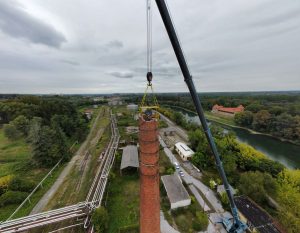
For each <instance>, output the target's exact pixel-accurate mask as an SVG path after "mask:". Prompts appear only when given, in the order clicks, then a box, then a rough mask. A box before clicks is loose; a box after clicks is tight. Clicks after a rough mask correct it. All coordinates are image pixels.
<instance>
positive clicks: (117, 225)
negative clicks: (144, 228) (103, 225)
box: [106, 163, 140, 233]
mask: <svg viewBox="0 0 300 233" xmlns="http://www.w3.org/2000/svg"><path fill="white" fill-rule="evenodd" d="M114 174H115V177H114V178H111V179H110V180H109V183H108V191H107V205H106V208H107V210H108V214H109V228H108V231H107V232H108V233H119V229H122V228H126V227H130V226H133V228H135V229H134V230H127V231H123V232H128V233H129V232H139V231H136V230H137V229H139V228H138V224H139V198H140V197H139V194H140V193H139V188H140V183H139V174H138V172H136V173H135V174H131V175H130V174H127V175H125V174H124V175H123V176H121V175H120V174H119V164H118V163H116V164H115V169H114Z"/></svg>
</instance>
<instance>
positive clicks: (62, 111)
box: [0, 96, 88, 167]
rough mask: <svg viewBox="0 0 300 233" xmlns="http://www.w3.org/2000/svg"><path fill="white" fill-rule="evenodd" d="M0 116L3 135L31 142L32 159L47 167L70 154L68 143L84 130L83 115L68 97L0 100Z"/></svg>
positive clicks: (24, 97)
mask: <svg viewBox="0 0 300 233" xmlns="http://www.w3.org/2000/svg"><path fill="white" fill-rule="evenodd" d="M0 119H1V121H2V123H3V124H4V126H3V129H4V133H5V135H6V136H7V137H8V138H9V139H11V140H15V139H18V138H20V137H23V138H25V139H26V142H27V143H29V144H30V145H31V149H32V162H33V163H34V164H36V165H37V166H40V167H50V166H53V165H54V164H55V163H57V162H58V161H59V160H60V159H61V158H62V159H63V160H64V161H68V160H69V159H70V157H71V154H70V151H69V147H70V145H71V144H72V143H74V142H75V141H82V140H83V139H84V138H85V136H86V134H87V129H88V128H87V122H88V120H87V119H86V118H85V115H83V114H81V113H79V112H78V110H77V109H76V106H75V105H74V104H72V103H71V101H70V98H68V97H59V96H54V97H53V96H51V97H38V96H18V97H16V98H14V99H8V100H5V101H1V102H0Z"/></svg>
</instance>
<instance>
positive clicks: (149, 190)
mask: <svg viewBox="0 0 300 233" xmlns="http://www.w3.org/2000/svg"><path fill="white" fill-rule="evenodd" d="M157 128H158V122H157V121H156V120H151V121H145V120H144V119H143V118H142V117H140V119H139V144H140V233H160V198H159V166H158V159H159V141H158V131H157Z"/></svg>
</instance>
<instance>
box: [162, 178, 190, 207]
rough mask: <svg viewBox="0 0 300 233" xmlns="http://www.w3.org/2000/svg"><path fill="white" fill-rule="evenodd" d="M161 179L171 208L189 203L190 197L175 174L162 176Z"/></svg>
mask: <svg viewBox="0 0 300 233" xmlns="http://www.w3.org/2000/svg"><path fill="white" fill-rule="evenodd" d="M161 180H162V182H163V185H164V187H165V190H166V192H167V195H168V198H169V201H170V204H171V209H176V208H179V207H184V206H188V205H190V204H191V198H190V196H189V194H188V192H187V191H186V189H185V187H184V186H183V184H182V182H181V179H180V178H179V177H178V175H177V174H173V175H166V176H162V177H161Z"/></svg>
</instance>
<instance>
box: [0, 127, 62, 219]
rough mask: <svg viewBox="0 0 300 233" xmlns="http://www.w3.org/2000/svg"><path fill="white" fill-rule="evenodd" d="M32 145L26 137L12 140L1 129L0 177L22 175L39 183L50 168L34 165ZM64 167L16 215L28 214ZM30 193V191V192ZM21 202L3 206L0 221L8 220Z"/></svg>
mask: <svg viewBox="0 0 300 233" xmlns="http://www.w3.org/2000/svg"><path fill="white" fill-rule="evenodd" d="M30 159H31V151H30V146H29V145H28V144H27V143H26V142H25V140H24V139H18V140H15V141H11V140H9V139H7V138H6V137H5V136H4V133H3V129H0V178H1V177H5V176H13V177H22V180H27V181H31V182H34V183H35V184H38V183H39V182H40V181H41V180H42V179H43V177H44V176H45V175H46V174H47V173H48V172H49V170H50V169H46V168H36V167H34V166H32V164H31V162H30ZM61 169H62V167H60V168H58V169H56V170H55V171H54V173H53V174H52V176H51V177H49V179H47V180H46V181H45V183H44V184H43V188H40V189H39V190H38V191H37V192H36V193H35V194H34V195H33V196H32V198H31V203H26V204H25V205H24V206H23V207H22V208H21V209H20V211H19V212H18V213H17V214H16V215H15V217H21V216H25V215H28V214H29V213H30V211H31V210H32V208H33V207H34V205H35V204H36V203H37V202H38V200H39V199H40V197H41V196H42V195H43V194H44V193H45V192H46V191H47V189H48V188H49V187H50V186H51V184H52V183H53V182H54V180H55V179H56V177H57V176H58V174H59V172H60V170H61ZM28 194H29V193H28ZM18 206H19V204H10V205H5V206H3V207H1V209H0V221H3V220H6V219H7V218H8V217H9V216H10V215H11V214H12V213H13V212H14V210H15V209H16V208H17V207H18Z"/></svg>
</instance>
